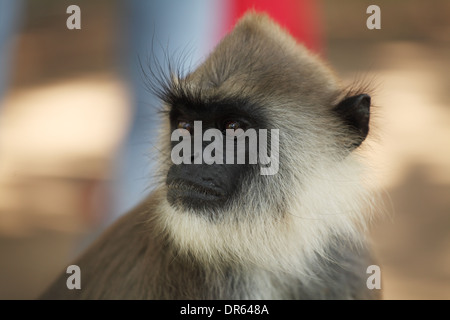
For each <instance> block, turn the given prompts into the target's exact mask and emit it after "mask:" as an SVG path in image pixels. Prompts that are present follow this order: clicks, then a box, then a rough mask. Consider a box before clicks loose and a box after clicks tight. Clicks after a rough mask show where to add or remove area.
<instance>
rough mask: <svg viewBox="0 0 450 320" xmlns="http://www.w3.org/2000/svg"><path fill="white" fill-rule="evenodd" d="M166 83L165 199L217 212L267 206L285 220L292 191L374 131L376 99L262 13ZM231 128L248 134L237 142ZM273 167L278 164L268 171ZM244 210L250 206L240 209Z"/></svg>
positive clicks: (196, 209)
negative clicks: (346, 84) (353, 91)
mask: <svg viewBox="0 0 450 320" xmlns="http://www.w3.org/2000/svg"><path fill="white" fill-rule="evenodd" d="M274 30H277V34H274ZM162 82H163V83H164V84H165V87H164V88H163V90H162V94H161V98H162V99H163V100H164V102H165V103H166V105H167V107H168V112H167V114H168V123H169V128H170V132H167V131H166V132H165V134H166V137H165V139H167V138H168V137H169V136H171V141H170V148H169V147H166V148H165V149H169V150H171V159H170V160H169V159H166V161H167V162H168V163H169V164H170V165H169V166H168V168H167V171H166V172H167V176H166V180H165V185H166V188H167V200H168V202H169V203H170V205H172V206H173V207H176V208H178V209H182V210H184V209H185V210H188V211H190V212H193V213H194V214H197V215H202V216H205V217H209V218H211V217H212V218H215V219H219V218H221V217H223V216H224V215H227V214H228V215H229V213H226V212H231V215H236V217H234V218H233V219H238V220H240V219H242V216H249V215H252V214H253V215H254V214H256V213H255V212H268V211H269V212H271V214H272V216H271V217H270V219H273V218H274V217H275V219H277V218H279V217H277V216H276V215H277V214H280V215H282V214H283V213H282V212H285V211H286V209H287V207H288V206H289V204H290V203H291V201H290V199H291V198H292V197H293V193H292V190H300V188H302V187H304V184H305V181H308V179H309V176H310V175H314V174H316V173H315V171H317V170H321V168H323V167H327V166H328V165H334V164H335V163H336V162H339V161H341V159H343V158H345V156H346V155H347V154H348V153H349V152H350V151H352V150H353V149H355V148H356V147H357V146H359V145H360V144H361V142H362V141H363V140H364V138H365V137H366V136H367V133H368V120H369V107H370V97H369V96H368V95H356V96H349V97H347V96H345V93H343V90H342V88H341V86H340V82H339V81H338V80H337V79H336V78H335V77H334V74H333V73H332V72H331V71H330V70H329V68H328V67H327V66H325V65H324V64H323V63H322V62H321V61H320V60H319V59H318V58H317V57H315V56H314V55H312V54H311V53H309V52H308V51H307V50H306V48H304V47H302V46H300V45H298V44H297V43H296V42H295V40H294V39H292V38H291V37H290V36H289V35H288V34H286V33H284V32H282V31H281V30H279V27H278V26H277V25H275V24H274V23H272V22H270V21H267V20H265V19H264V18H261V17H259V18H256V19H254V18H250V19H248V20H247V21H246V20H244V21H243V22H241V23H240V24H238V25H237V26H236V28H235V29H234V31H233V32H232V33H231V34H229V35H228V36H227V37H225V38H224V40H223V41H222V42H221V43H220V44H219V45H218V46H217V48H216V49H215V50H214V52H212V54H211V55H210V56H209V57H208V59H207V60H206V61H205V62H204V63H203V64H202V65H200V66H199V67H198V68H197V69H196V70H194V71H193V72H192V73H190V74H188V75H187V76H185V77H177V76H174V75H172V76H171V77H167V79H166V80H164V81H162ZM343 97H344V98H343ZM196 124H197V125H196ZM210 130H216V131H215V132H213V133H210V134H208V131H210ZM228 130H241V131H243V132H244V133H243V134H236V133H234V132H233V133H231V136H232V140H230V139H229V138H230V136H229V134H227V133H226V131H228ZM261 130H266V131H264V132H262V131H261ZM274 130H276V133H277V135H275V132H274ZM174 131H179V132H178V134H177V135H176V136H175V138H174ZM250 131H252V132H253V131H254V132H255V137H256V138H255V139H254V140H252V139H251V137H250V136H251V135H250V134H247V133H248V132H250ZM278 134H279V136H278ZM264 136H265V137H267V139H266V141H265V143H264V142H263V143H261V141H260V140H261V138H262V137H264ZM239 137H241V140H242V139H243V140H244V148H239ZM242 137H244V138H242ZM275 137H276V138H277V139H275ZM219 140H220V141H219ZM274 142H276V143H274ZM230 145H231V146H232V149H233V151H234V153H232V155H230V152H229V151H230ZM252 147H254V148H252ZM262 150H264V151H266V152H261V151H262ZM174 151H175V152H174ZM174 155H175V156H176V157H178V158H179V159H178V160H176V159H175V160H174ZM264 155H265V156H266V158H264ZM267 158H270V159H269V160H268V161H267ZM239 159H241V161H239ZM242 159H244V161H242ZM252 159H256V161H252ZM211 160H212V161H211ZM230 160H232V161H230ZM275 164H276V165H275ZM267 167H269V168H272V169H274V168H275V170H272V171H271V172H272V173H271V174H270V173H269V174H262V170H263V168H266V169H267ZM243 210H244V211H245V210H248V211H249V212H250V213H249V214H244V215H238V214H237V213H236V212H242V211H243ZM251 212H253V213H251ZM274 213H275V215H274Z"/></svg>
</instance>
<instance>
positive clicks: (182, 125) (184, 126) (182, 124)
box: [177, 120, 193, 133]
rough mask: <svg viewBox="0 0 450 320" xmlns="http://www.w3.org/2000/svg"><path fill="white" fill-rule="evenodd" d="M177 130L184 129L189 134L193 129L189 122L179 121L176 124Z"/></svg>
mask: <svg viewBox="0 0 450 320" xmlns="http://www.w3.org/2000/svg"><path fill="white" fill-rule="evenodd" d="M177 128H178V129H186V130H187V131H189V132H190V133H192V129H193V127H192V123H190V122H189V121H185V120H179V121H178V124H177Z"/></svg>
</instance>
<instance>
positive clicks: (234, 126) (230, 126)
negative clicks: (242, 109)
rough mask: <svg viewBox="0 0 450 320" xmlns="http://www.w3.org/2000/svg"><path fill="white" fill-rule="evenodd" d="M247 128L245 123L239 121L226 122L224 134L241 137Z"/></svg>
mask: <svg viewBox="0 0 450 320" xmlns="http://www.w3.org/2000/svg"><path fill="white" fill-rule="evenodd" d="M246 127H247V124H246V123H245V122H242V121H237V120H227V121H225V122H224V124H223V126H222V128H223V133H224V134H227V135H231V136H234V137H238V136H240V135H241V134H242V133H243V132H244V130H245V129H246ZM238 129H241V130H238ZM227 130H232V131H228V132H227ZM236 130H238V131H236Z"/></svg>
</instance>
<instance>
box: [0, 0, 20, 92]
mask: <svg viewBox="0 0 450 320" xmlns="http://www.w3.org/2000/svg"><path fill="white" fill-rule="evenodd" d="M22 8H23V2H22V1H21V0H0V99H1V98H2V97H3V95H4V94H5V92H6V90H7V87H8V84H9V80H10V79H9V77H10V75H11V68H12V64H13V61H12V54H13V48H14V35H15V33H16V31H17V28H18V26H19V21H20V20H21V16H22Z"/></svg>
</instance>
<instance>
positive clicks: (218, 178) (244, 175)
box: [166, 98, 264, 218]
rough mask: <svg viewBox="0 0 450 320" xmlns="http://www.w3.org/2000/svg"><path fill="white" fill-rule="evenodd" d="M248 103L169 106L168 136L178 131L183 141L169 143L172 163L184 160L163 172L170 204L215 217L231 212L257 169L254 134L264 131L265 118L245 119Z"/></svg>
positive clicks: (225, 102)
mask: <svg viewBox="0 0 450 320" xmlns="http://www.w3.org/2000/svg"><path fill="white" fill-rule="evenodd" d="M192 103H195V105H192ZM246 104H247V102H246V101H236V100H235V101H233V100H225V99H219V98H217V99H215V100H212V99H211V100H209V101H208V102H206V103H205V101H195V102H192V101H189V99H183V100H182V101H179V102H176V103H174V104H172V108H171V111H170V113H169V117H170V127H171V131H172V134H173V132H174V131H176V130H179V131H180V137H181V138H182V140H183V141H182V142H180V141H178V140H177V139H175V140H176V141H173V140H172V141H171V147H172V158H173V157H176V156H179V157H181V160H182V161H181V163H179V161H178V163H174V164H172V165H171V166H170V168H169V170H168V173H167V179H166V185H167V188H168V192H167V200H168V201H169V203H170V204H171V205H173V206H176V207H178V208H180V209H190V210H192V211H193V212H196V213H202V214H205V215H206V216H209V217H212V218H218V217H214V215H216V213H217V212H218V211H220V210H221V209H222V210H223V209H225V208H230V207H231V206H232V204H233V202H235V201H236V200H237V199H238V195H239V194H241V193H242V192H245V187H244V185H245V181H246V180H250V179H251V177H252V176H253V175H255V174H257V171H258V168H259V166H258V163H257V157H258V153H259V152H258V151H259V150H260V148H259V147H258V141H259V140H261V139H258V138H259V130H258V129H260V128H262V127H263V126H264V121H263V117H261V116H260V117H258V116H256V115H255V114H253V115H251V114H249V113H248V111H249V110H250V107H248V106H247V108H246ZM181 143H184V145H183V146H182V147H184V148H179V145H181ZM177 147H178V148H177ZM174 151H176V153H174ZM255 160H256V161H255ZM175 162H177V161H175Z"/></svg>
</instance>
